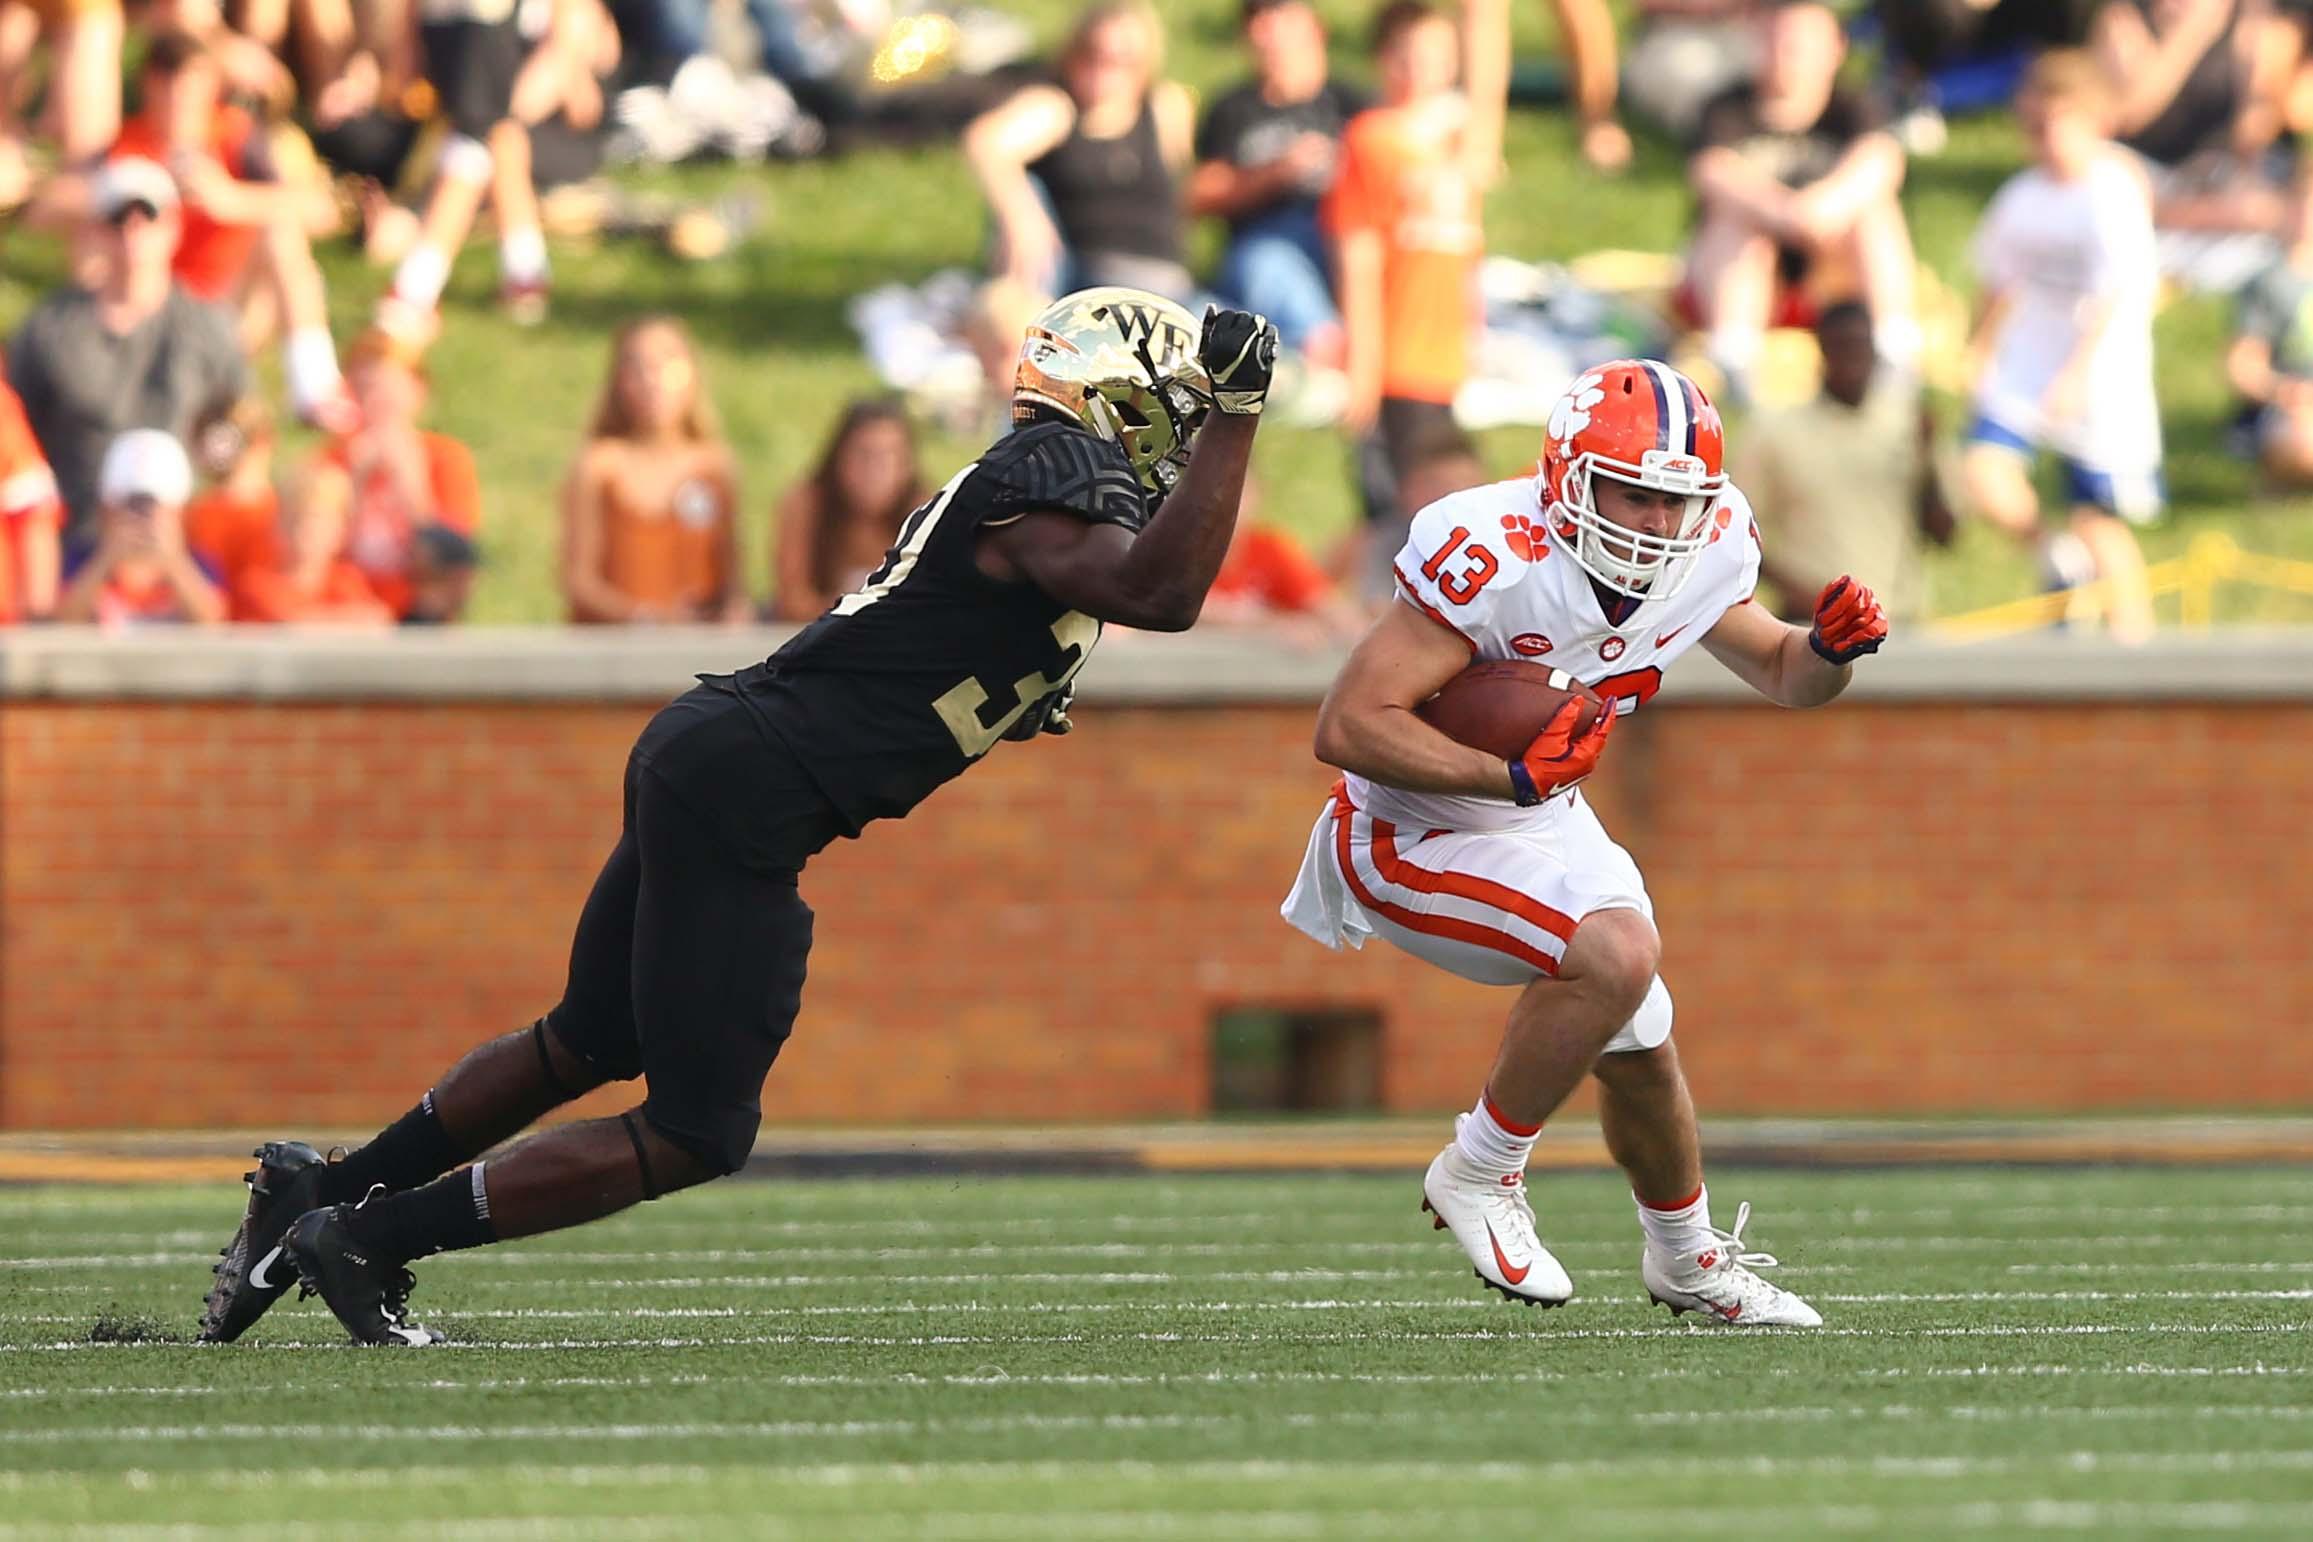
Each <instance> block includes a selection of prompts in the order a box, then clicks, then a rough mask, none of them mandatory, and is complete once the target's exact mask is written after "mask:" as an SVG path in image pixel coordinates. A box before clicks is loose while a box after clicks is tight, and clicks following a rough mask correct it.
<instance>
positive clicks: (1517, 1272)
mask: <svg viewBox="0 0 2313 1542" xmlns="http://www.w3.org/2000/svg"><path fill="white" fill-rule="evenodd" d="M1486 1240H1487V1241H1488V1242H1491V1243H1493V1244H1494V1267H1495V1268H1497V1269H1499V1270H1501V1271H1502V1278H1503V1279H1505V1280H1507V1281H1509V1282H1510V1283H1511V1284H1512V1285H1523V1284H1525V1283H1526V1276H1527V1275H1529V1274H1532V1273H1533V1272H1534V1266H1533V1265H1532V1264H1521V1265H1519V1266H1517V1267H1516V1268H1513V1267H1511V1264H1510V1260H1508V1259H1507V1258H1504V1257H1503V1256H1502V1242H1501V1239H1500V1238H1498V1237H1496V1236H1495V1235H1494V1225H1493V1223H1492V1222H1491V1221H1489V1222H1487V1223H1486Z"/></svg>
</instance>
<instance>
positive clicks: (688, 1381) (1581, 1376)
mask: <svg viewBox="0 0 2313 1542" xmlns="http://www.w3.org/2000/svg"><path fill="white" fill-rule="evenodd" d="M1744 1374H1745V1375H1746V1376H1748V1377H1750V1378H1752V1379H1754V1380H1756V1379H1761V1378H1768V1379H1791V1378H1797V1377H1804V1378H1806V1379H1807V1380H1809V1381H1821V1380H1824V1379H1825V1378H1826V1374H1827V1373H1825V1372H1823V1371H1820V1370H1817V1369H1813V1368H1805V1369H1802V1368H1796V1367H1792V1366H1763V1367H1759V1368H1757V1369H1754V1370H1750V1371H1747V1372H1745V1373H1744ZM1838 1375H1839V1376H1844V1377H1849V1378H1852V1379H1855V1380H1858V1381H1868V1382H1876V1381H1883V1380H1898V1379H1912V1378H1917V1379H1920V1380H1927V1381H1934V1380H1941V1379H1965V1380H1989V1379H1992V1378H1997V1377H2008V1376H2018V1377H2062V1378H2077V1377H2090V1378H2098V1377H2118V1378H2155V1379H2180V1378H2181V1379H2196V1380H2210V1379H2233V1378H2241V1379H2264V1378H2270V1377H2294V1376H2313V1366H2303V1365H2262V1364H2248V1365H1966V1366H1929V1367H1912V1366H1878V1367H1858V1368H1855V1369H1851V1370H1846V1371H1842V1372H1840V1373H1838ZM1694 1379H1695V1373H1694V1372H1693V1371H1692V1370H1691V1369H1688V1368H1686V1367H1683V1366H1664V1367H1661V1368H1659V1369H1656V1370H1649V1371H1630V1370H1599V1371H1463V1372H1452V1371H1234V1370H1218V1369H1216V1370H1206V1371H1175V1372H1168V1373H1157V1372H1151V1373H1148V1374H1136V1373H1113V1372H1103V1371H1056V1372H1023V1373H1021V1374H1019V1375H1011V1374H1007V1373H1005V1372H1002V1371H993V1372H966V1373H954V1372H950V1373H942V1374H938V1375H924V1374H921V1373H917V1372H910V1371H896V1372H893V1373H891V1374H889V1375H883V1376H866V1375H848V1374H843V1373H840V1372H826V1373H810V1372H791V1373H785V1374H781V1375H764V1374H762V1373H760V1372H755V1371H737V1372H732V1373H730V1374H727V1375H720V1376H488V1377H479V1378H476V1379H473V1380H460V1379H458V1378H455V1377H435V1378H432V1379H430V1380H427V1381H423V1382H416V1383H413V1384H412V1387H413V1389H414V1390H420V1391H427V1392H512V1391H522V1390H527V1389H538V1390H555V1389H561V1388H569V1387H595V1388H608V1389H614V1390H623V1389H628V1388H639V1387H699V1386H741V1385H744V1386H748V1387H778V1388H783V1389H788V1390H812V1389H822V1388H824V1389H860V1390H879V1391H900V1390H908V1389H922V1388H928V1387H1077V1388H1098V1387H1165V1388H1199V1387H1267V1386H1380V1387H1430V1386H1435V1387H1446V1388H1458V1387H1465V1386H1525V1385H1538V1384H1565V1383H1581V1384H1584V1385H1589V1384H1592V1383H1596V1382H1618V1383H1619V1382H1655V1381H1675V1382H1692V1381H1693V1380H1694ZM1834 1379H1836V1378H1834ZM267 1385H268V1386H269V1387H271V1388H272V1389H274V1390H275V1391H295V1390H303V1389H307V1388H326V1389H327V1390H330V1391H333V1392H334V1391H336V1390H339V1387H340V1382H339V1380H338V1378H337V1377H335V1376H334V1375H333V1376H329V1377H326V1378H323V1379H322V1380H320V1381H312V1382H308V1381H304V1380H301V1379H298V1378H295V1377H287V1378H283V1377H279V1376H276V1377H274V1378H272V1379H270V1380H269V1381H268V1383H267ZM248 1395H249V1394H248V1389H247V1388H245V1387H239V1386H217V1385H214V1384H210V1383H205V1382H204V1383H196V1384H193V1385H190V1386H187V1385H177V1386H121V1385H114V1384H109V1383H108V1384H104V1385H98V1386H86V1387H11V1388H5V1389H0V1400H18V1401H36V1402H47V1401H56V1400H71V1399H75V1398H92V1399H93V1398H138V1397H152V1398H178V1397H192V1398H204V1397H214V1398H227V1399H231V1400H233V1401H236V1402H238V1401H241V1400H244V1399H246V1398H247V1397H248ZM2212 1406H2213V1405H2212Z"/></svg>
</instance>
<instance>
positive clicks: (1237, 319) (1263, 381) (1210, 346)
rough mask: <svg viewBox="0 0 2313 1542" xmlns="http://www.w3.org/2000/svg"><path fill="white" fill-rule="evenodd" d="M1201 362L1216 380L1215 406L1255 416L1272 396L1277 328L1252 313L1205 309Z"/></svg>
mask: <svg viewBox="0 0 2313 1542" xmlns="http://www.w3.org/2000/svg"><path fill="white" fill-rule="evenodd" d="M1197 362H1199V363H1200V364H1202V365H1204V366H1205V373H1206V374H1207V375H1209V376H1211V377H1212V381H1213V405H1214V406H1216V407H1218V408H1220V409H1221V410H1222V411H1223V412H1228V413H1236V414H1240V415H1251V414H1253V413H1257V412H1259V411H1260V410H1261V404H1262V402H1263V401H1265V400H1266V399H1267V398H1268V395H1269V378H1270V376H1272V375H1274V374H1275V373H1276V372H1277V329H1276V328H1275V327H1273V326H1271V325H1270V324H1269V321H1268V318H1267V317H1265V316H1257V315H1255V314H1254V313H1253V312H1251V311H1225V310H1222V309H1221V308H1220V307H1219V306H1208V307H1206V309H1205V332H1204V336H1203V337H1201V338H1199V339H1198V340H1197Z"/></svg>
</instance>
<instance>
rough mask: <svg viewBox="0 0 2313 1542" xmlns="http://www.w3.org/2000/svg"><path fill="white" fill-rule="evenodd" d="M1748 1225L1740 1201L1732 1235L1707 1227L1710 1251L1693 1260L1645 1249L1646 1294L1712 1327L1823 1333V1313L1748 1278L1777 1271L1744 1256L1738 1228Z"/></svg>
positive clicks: (1761, 1257) (1760, 1256) (1769, 1257)
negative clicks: (1707, 1320) (1727, 1325)
mask: <svg viewBox="0 0 2313 1542" xmlns="http://www.w3.org/2000/svg"><path fill="white" fill-rule="evenodd" d="M1750 1219H1751V1205H1750V1201H1748V1200H1745V1201H1744V1202H1743V1203H1742V1204H1741V1205H1739V1206H1737V1207H1736V1209H1735V1229H1734V1230H1733V1231H1720V1230H1719V1229H1718V1228H1717V1227H1715V1226H1714V1227H1712V1228H1711V1237H1712V1239H1713V1240H1712V1245H1711V1246H1709V1247H1707V1248H1705V1249H1703V1251H1702V1252H1700V1253H1698V1254H1696V1255H1694V1256H1693V1257H1692V1258H1679V1257H1673V1256H1672V1255H1670V1254H1669V1253H1666V1252H1664V1251H1662V1250H1661V1249H1660V1248H1657V1247H1655V1246H1653V1245H1652V1244H1649V1245H1648V1247H1647V1249H1646V1251H1645V1252H1644V1253H1643V1254H1641V1255H1640V1257H1639V1263H1638V1272H1639V1277H1640V1278H1642V1279H1644V1280H1645V1281H1646V1293H1647V1294H1648V1295H1650V1296H1652V1297H1653V1298H1654V1300H1655V1303H1656V1304H1657V1305H1658V1306H1667V1307H1669V1308H1670V1309H1671V1315H1672V1316H1673V1317H1676V1316H1678V1315H1679V1314H1680V1313H1681V1312H1700V1313H1702V1314H1703V1315H1704V1316H1705V1317H1708V1318H1710V1319H1711V1320H1712V1321H1713V1322H1722V1323H1734V1324H1738V1325H1740V1326H1742V1327H1746V1328H1748V1327H1761V1328H1820V1327H1822V1326H1823V1314H1822V1313H1820V1312H1818V1311H1816V1310H1815V1308H1813V1307H1811V1306H1809V1305H1808V1304H1807V1303H1806V1302H1804V1301H1802V1300H1800V1299H1799V1298H1798V1297H1797V1296H1794V1295H1792V1294H1791V1292H1789V1291H1787V1290H1785V1289H1783V1288H1782V1287H1781V1286H1779V1285H1770V1284H1768V1283H1767V1282H1766V1281H1765V1280H1762V1279H1760V1278H1759V1276H1758V1275H1756V1274H1754V1273H1752V1272H1751V1271H1752V1270H1754V1269H1772V1268H1774V1267H1776V1258H1775V1255H1774V1254H1772V1253H1746V1252H1744V1251H1743V1226H1744V1224H1745V1223H1746V1222H1748V1221H1749V1220H1750Z"/></svg>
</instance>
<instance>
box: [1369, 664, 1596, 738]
mask: <svg viewBox="0 0 2313 1542" xmlns="http://www.w3.org/2000/svg"><path fill="white" fill-rule="evenodd" d="M1569 696H1573V697H1579V698H1580V699H1581V701H1582V703H1583V708H1582V711H1581V712H1580V713H1579V714H1578V715H1577V717H1576V720H1575V725H1574V731H1575V732H1576V733H1581V732H1583V731H1584V730H1585V729H1587V728H1589V727H1590V725H1591V724H1592V723H1594V722H1596V721H1598V714H1599V713H1600V712H1601V711H1603V710H1605V707H1606V703H1605V701H1604V700H1603V699H1602V698H1601V697H1600V696H1599V695H1598V693H1597V692H1595V691H1593V690H1591V689H1590V687H1588V686H1586V685H1584V684H1583V683H1582V682H1581V681H1579V680H1577V679H1575V678H1574V677H1573V676H1572V675H1569V674H1568V673H1566V671H1565V670H1563V669H1552V668H1551V667H1550V666H1549V665H1547V664H1529V663H1527V662H1526V661H1525V660H1524V659H1480V660H1478V662H1476V663H1475V664H1472V665H1471V666H1470V667H1469V668H1467V669H1465V670H1463V671H1462V672H1461V673H1460V674H1458V675H1456V676H1454V678H1453V679H1451V680H1448V681H1447V682H1446V686H1445V689H1444V690H1442V691H1440V692H1438V693H1437V695H1435V696H1432V697H1431V698H1430V699H1429V700H1428V701H1425V702H1423V703H1422V704H1421V706H1420V707H1418V708H1416V709H1415V710H1416V712H1417V713H1418V714H1419V716H1420V717H1421V720H1422V721H1423V722H1425V723H1427V724H1429V725H1430V726H1431V727H1432V728H1434V729H1436V730H1437V731H1438V732H1439V733H1442V734H1444V735H1445V736H1446V737H1447V738H1449V739H1451V740H1453V741H1454V742H1455V743H1457V744H1466V745H1468V746H1469V747H1470V748H1472V749H1474V750H1484V751H1485V752H1486V753H1487V754H1489V755H1499V756H1501V757H1502V758H1503V759H1504V760H1516V759H1517V758H1518V757H1519V756H1521V755H1523V754H1525V753H1526V751H1527V749H1528V747H1529V746H1531V745H1532V744H1533V743H1534V740H1535V738H1536V736H1537V735H1539V734H1540V733H1541V732H1542V728H1543V725H1544V724H1546V723H1548V722H1549V721H1550V714H1551V713H1553V712H1556V711H1557V710H1558V709H1559V708H1560V707H1561V706H1562V705H1564V704H1565V701H1566V699H1567V698H1568V697H1569Z"/></svg>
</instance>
